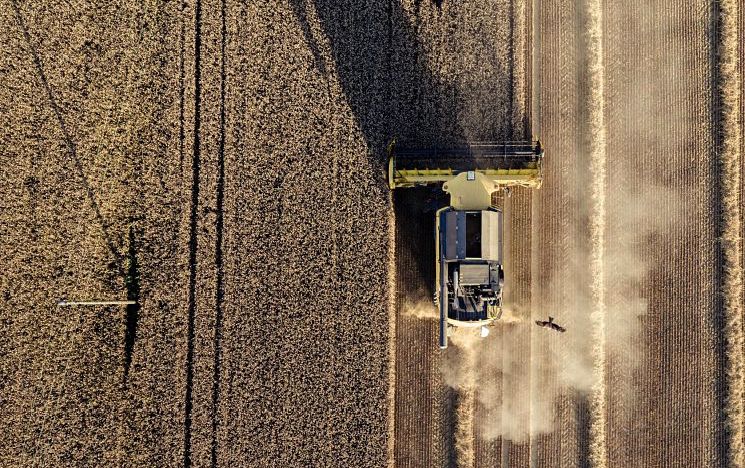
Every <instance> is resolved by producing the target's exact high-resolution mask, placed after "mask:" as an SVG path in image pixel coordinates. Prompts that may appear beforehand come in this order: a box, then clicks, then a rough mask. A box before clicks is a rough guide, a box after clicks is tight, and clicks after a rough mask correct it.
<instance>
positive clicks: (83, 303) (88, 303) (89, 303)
mask: <svg viewBox="0 0 745 468" xmlns="http://www.w3.org/2000/svg"><path fill="white" fill-rule="evenodd" d="M134 304H137V302H136V301H59V302H58V303H57V306H58V307H65V306H95V305H134Z"/></svg>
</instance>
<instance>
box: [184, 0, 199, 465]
mask: <svg viewBox="0 0 745 468" xmlns="http://www.w3.org/2000/svg"><path fill="white" fill-rule="evenodd" d="M201 15H202V7H201V2H200V1H199V0H197V1H196V3H195V4H194V146H193V152H192V161H191V170H192V180H191V207H190V214H189V293H188V311H187V322H188V324H187V336H186V391H185V395H184V454H183V455H184V456H183V463H184V467H185V468H188V467H190V466H191V429H192V427H191V423H192V420H191V412H192V391H193V384H194V315H195V312H196V281H197V219H198V218H197V209H198V206H199V173H200V168H199V163H200V128H199V123H200V113H201V112H200V107H201V78H202V77H201V47H202V44H201V42H202V41H201V32H202V31H201Z"/></svg>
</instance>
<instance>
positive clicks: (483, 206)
mask: <svg viewBox="0 0 745 468" xmlns="http://www.w3.org/2000/svg"><path fill="white" fill-rule="evenodd" d="M542 159H543V148H542V147H541V143H540V141H527V142H504V143H473V144H469V145H467V146H465V147H460V148H454V149H428V150H423V149H406V148H400V147H398V146H397V145H396V143H395V140H394V141H393V142H391V144H390V145H389V146H388V185H389V187H390V188H391V189H395V188H402V187H415V186H419V185H429V184H442V189H443V190H444V191H445V192H447V193H448V194H449V195H450V204H449V206H445V207H443V208H440V209H439V210H437V213H436V215H435V216H436V217H435V246H436V247H435V248H436V252H435V285H434V286H435V289H434V290H435V305H436V306H437V307H438V308H439V311H440V339H439V342H440V348H446V347H447V344H448V336H449V334H450V332H451V328H452V327H471V328H481V336H482V337H484V336H487V335H488V333H489V328H488V327H489V326H490V325H492V324H493V323H494V322H495V321H497V320H499V319H500V317H501V315H502V291H503V289H504V282H505V274H504V268H503V252H502V251H503V226H504V220H503V213H502V210H500V209H499V208H497V207H495V206H493V205H492V195H493V194H494V193H495V192H497V191H499V190H505V191H508V190H509V189H510V187H515V186H523V187H530V188H538V187H540V185H541V181H542V173H541V162H542Z"/></svg>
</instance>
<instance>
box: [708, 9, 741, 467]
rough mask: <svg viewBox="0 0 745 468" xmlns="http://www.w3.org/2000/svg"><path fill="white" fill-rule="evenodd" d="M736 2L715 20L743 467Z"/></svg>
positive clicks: (732, 372) (730, 390)
mask: <svg viewBox="0 0 745 468" xmlns="http://www.w3.org/2000/svg"><path fill="white" fill-rule="evenodd" d="M739 8H741V6H739V5H738V0H721V1H720V2H718V10H717V13H718V15H717V17H716V32H717V34H716V42H717V43H716V50H717V56H718V58H719V59H718V61H717V67H716V73H717V88H716V90H715V92H717V93H718V96H717V104H719V108H718V109H717V114H718V115H717V117H718V127H719V128H718V129H717V130H718V136H719V141H718V145H717V146H718V151H717V153H718V154H717V159H718V161H717V162H718V176H719V180H718V185H719V197H718V200H717V202H718V204H719V213H718V218H719V220H718V221H719V226H718V229H717V238H718V239H717V240H718V241H719V242H718V245H717V249H719V250H720V252H721V257H722V260H723V262H722V269H721V274H722V276H721V278H720V279H719V281H718V283H719V294H720V295H721V300H722V307H723V309H724V310H723V316H724V319H725V324H724V334H725V340H724V341H725V354H726V356H725V359H726V372H727V375H726V378H727V398H726V402H725V413H726V421H727V429H728V430H727V435H728V439H729V440H728V442H729V444H728V445H729V447H728V450H727V452H728V464H729V466H733V467H741V466H743V465H745V453H744V451H743V437H744V434H745V428H744V427H743V415H744V410H743V397H745V380H744V379H745V375H744V373H745V356H743V344H744V343H745V340H744V338H743V317H742V314H743V305H742V293H743V278H742V276H743V272H742V237H741V210H742V208H741V203H742V200H741V199H740V182H741V178H742V173H741V171H742V155H741V153H740V142H741V138H742V135H741V134H740V121H739V119H740V100H741V96H740V79H741V77H740V73H739V68H738V65H739V63H738V62H739V57H738V49H739V46H738V39H739V38H738V14H739Z"/></svg>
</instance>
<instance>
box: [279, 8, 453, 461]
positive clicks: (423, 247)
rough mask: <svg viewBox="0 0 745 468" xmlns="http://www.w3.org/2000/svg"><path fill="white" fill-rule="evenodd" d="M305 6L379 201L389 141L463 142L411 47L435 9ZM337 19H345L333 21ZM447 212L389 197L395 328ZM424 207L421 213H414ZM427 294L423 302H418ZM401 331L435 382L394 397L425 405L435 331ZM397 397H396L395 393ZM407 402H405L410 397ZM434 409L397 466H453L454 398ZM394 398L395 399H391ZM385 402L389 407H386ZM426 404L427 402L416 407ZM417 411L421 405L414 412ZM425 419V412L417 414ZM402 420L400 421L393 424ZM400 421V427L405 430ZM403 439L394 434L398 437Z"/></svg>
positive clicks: (429, 200)
mask: <svg viewBox="0 0 745 468" xmlns="http://www.w3.org/2000/svg"><path fill="white" fill-rule="evenodd" d="M312 3H313V4H312V5H311V6H308V5H307V4H306V3H305V2H302V1H300V0H294V1H292V2H291V5H292V9H293V12H294V13H295V16H296V19H297V21H298V23H299V24H300V26H301V29H302V31H303V35H304V39H305V41H306V42H307V44H308V47H309V49H310V50H311V53H312V54H313V56H314V61H315V64H316V67H317V69H318V71H319V73H321V74H323V75H324V76H326V75H327V73H328V72H329V70H327V68H328V66H326V65H325V64H324V60H323V57H322V55H321V46H320V44H318V43H317V42H316V39H315V38H314V35H313V29H312V28H311V24H310V18H312V17H313V16H312V15H310V14H309V10H308V9H309V8H314V9H315V13H316V15H317V17H318V19H319V22H320V25H321V29H322V30H323V32H324V34H325V36H326V37H327V38H328V42H329V44H330V48H331V53H332V59H333V62H334V67H335V71H336V73H337V75H338V77H337V79H338V81H339V84H340V86H341V88H342V91H343V92H344V96H345V99H346V102H347V104H348V106H349V107H350V108H351V110H352V112H353V114H354V117H355V118H356V121H357V123H358V125H359V128H360V129H361V131H362V133H363V136H364V138H365V140H366V143H367V147H368V148H369V149H368V154H367V158H368V163H369V167H370V168H371V169H372V171H373V173H374V174H378V177H377V180H376V181H375V183H376V187H377V189H378V190H379V193H380V194H384V193H386V192H387V191H388V190H389V189H388V186H387V179H386V176H385V174H386V169H387V160H388V155H387V152H386V147H387V145H388V143H389V142H390V141H391V139H393V138H394V137H395V138H396V141H397V144H398V145H402V146H408V147H419V148H427V147H436V146H439V147H443V146H456V145H458V144H459V143H463V142H464V138H465V137H464V135H463V132H462V130H461V129H460V128H459V126H458V125H457V119H458V112H457V106H456V103H457V93H456V90H455V89H454V87H453V86H452V85H450V84H446V83H444V81H443V79H442V78H440V77H439V76H437V75H436V74H435V73H434V72H433V71H432V70H430V69H429V68H428V64H427V60H426V55H425V51H424V49H423V46H422V44H421V43H420V42H419V39H418V35H419V29H420V27H421V20H420V15H419V13H420V9H421V8H434V7H435V6H434V5H431V4H426V3H425V4H424V5H422V2H420V1H417V2H415V4H414V7H413V12H407V11H404V9H403V7H402V5H401V4H400V3H399V2H396V1H388V2H380V3H379V4H378V5H375V4H365V3H364V2H362V5H363V6H362V7H357V8H355V7H350V6H349V5H348V4H345V3H344V2H338V1H336V0H315V1H314V2H312ZM340 18H343V20H344V21H340ZM445 204H446V200H445V197H444V196H443V194H442V192H441V190H440V189H439V188H438V187H435V188H429V187H425V188H416V189H403V190H398V191H396V192H395V193H394V194H393V206H394V212H395V236H396V245H395V249H396V276H397V283H398V286H397V289H398V291H397V297H396V303H397V318H396V320H397V322H399V324H400V323H401V322H402V320H406V319H405V318H403V317H402V316H401V311H402V306H403V304H404V303H405V302H415V303H416V302H419V303H421V301H426V302H431V300H432V294H433V290H434V284H433V283H434V266H435V249H434V246H435V245H434V244H435V237H434V211H435V210H434V209H435V208H436V207H439V206H444V205H445ZM423 207H425V208H424V209H423ZM422 294H426V297H421V295H422ZM407 323H408V324H407V328H408V329H409V331H408V332H407V333H410V334H414V335H415V336H417V337H420V338H421V337H431V339H421V340H418V341H416V342H415V344H414V346H415V347H416V348H417V349H414V350H411V349H410V350H408V352H407V355H406V359H416V360H417V368H421V369H423V370H424V373H425V374H426V375H431V376H433V377H435V378H429V379H424V380H426V381H422V379H416V381H414V380H412V379H414V377H413V376H399V377H397V379H396V380H397V382H398V383H397V389H399V390H397V391H404V392H414V393H419V394H420V395H428V397H425V398H426V399H427V400H429V399H430V398H431V397H432V396H433V395H437V394H440V392H439V391H438V390H437V388H435V387H434V385H437V384H436V381H437V376H439V375H440V369H439V367H438V364H437V360H433V359H429V358H428V356H431V355H432V353H433V352H434V351H432V349H433V348H435V347H436V346H437V345H436V341H435V340H436V339H435V338H434V336H435V335H436V325H435V323H434V322H433V321H429V320H416V321H413V322H411V321H410V320H409V321H408V322H407ZM400 389H403V390H400ZM410 396H413V395H410ZM445 397H446V398H445V400H446V401H444V402H440V403H439V404H438V405H435V406H436V407H440V408H442V411H443V412H444V414H443V415H442V416H443V417H442V418H441V421H443V422H442V427H440V428H434V427H432V421H417V422H416V423H414V424H413V427H416V428H417V429H415V430H414V432H415V433H413V434H407V436H408V439H409V442H414V441H416V442H417V443H419V444H421V445H420V446H419V447H414V446H411V447H408V446H407V447H404V445H407V444H395V446H396V452H395V454H394V457H395V459H396V460H405V459H409V458H410V457H412V456H414V454H417V455H416V456H417V458H418V460H417V462H418V463H421V464H422V465H423V466H434V465H436V464H438V463H439V461H440V460H443V459H445V460H448V465H449V466H452V465H453V464H454V461H455V458H454V457H455V446H454V440H453V436H452V435H453V433H454V431H453V421H454V417H455V415H454V408H455V404H456V400H457V392H453V391H447V392H446V395H445ZM397 398H398V397H397ZM392 404H393V403H392ZM423 404H424V406H429V405H430V403H429V402H426V403H423ZM422 409H424V407H423V408H422ZM425 413H428V411H426V412H425ZM396 414H397V420H396V421H395V428H396V429H395V430H396V432H397V433H399V430H401V431H410V430H412V429H410V428H411V427H412V424H411V421H410V420H411V418H421V417H422V416H421V414H423V413H420V412H418V411H414V410H412V411H411V414H403V415H400V416H399V413H398V412H397V413H396ZM399 418H401V419H399ZM407 420H408V424H407ZM436 434H445V435H446V437H445V440H443V441H442V442H443V443H444V444H445V446H444V447H443V449H442V450H443V453H432V452H433V450H432V447H431V443H432V440H433V437H435V435H436ZM402 436H403V435H402Z"/></svg>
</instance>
